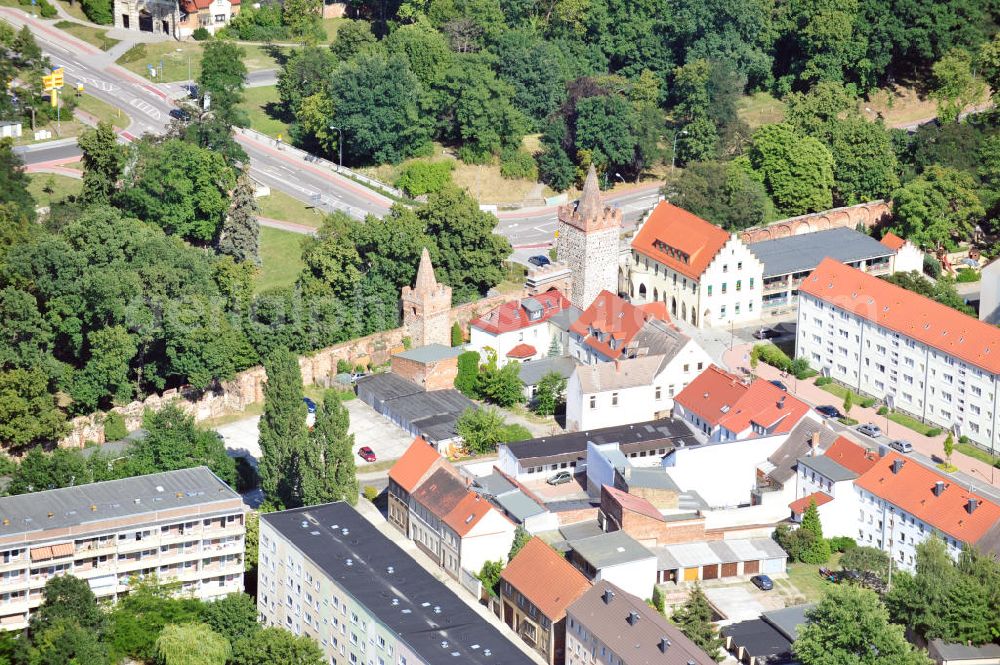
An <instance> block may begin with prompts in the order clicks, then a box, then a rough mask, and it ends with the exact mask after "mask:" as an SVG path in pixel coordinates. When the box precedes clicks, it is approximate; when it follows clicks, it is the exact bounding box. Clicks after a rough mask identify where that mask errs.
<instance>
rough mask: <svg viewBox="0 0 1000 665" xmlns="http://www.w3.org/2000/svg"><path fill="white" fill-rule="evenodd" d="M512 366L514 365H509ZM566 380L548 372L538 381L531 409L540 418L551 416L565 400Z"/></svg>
mask: <svg viewBox="0 0 1000 665" xmlns="http://www.w3.org/2000/svg"><path fill="white" fill-rule="evenodd" d="M511 364H512V365H513V364H515V363H511ZM565 390H566V379H564V378H562V377H561V376H560V375H559V374H557V373H556V372H548V373H546V374H545V376H543V377H542V378H541V379H539V381H538V385H537V386H536V387H535V399H534V403H533V404H532V408H533V410H534V412H535V413H537V414H538V415H540V416H551V415H552V414H554V413H555V412H556V409H557V408H558V406H559V404H560V403H561V402H562V401H563V400H564V399H565V397H564V395H563V393H564V392H565Z"/></svg>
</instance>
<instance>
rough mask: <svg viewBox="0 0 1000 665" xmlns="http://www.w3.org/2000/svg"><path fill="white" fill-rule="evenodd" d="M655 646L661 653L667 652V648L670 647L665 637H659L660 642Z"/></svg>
mask: <svg viewBox="0 0 1000 665" xmlns="http://www.w3.org/2000/svg"><path fill="white" fill-rule="evenodd" d="M657 646H659V648H660V652H661V653H667V649H669V648H670V640H668V639H667V638H665V637H661V638H660V643H659V645H657Z"/></svg>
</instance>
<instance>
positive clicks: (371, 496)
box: [364, 485, 379, 503]
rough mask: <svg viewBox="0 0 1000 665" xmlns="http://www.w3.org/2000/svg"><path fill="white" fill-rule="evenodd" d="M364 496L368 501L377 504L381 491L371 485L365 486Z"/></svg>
mask: <svg viewBox="0 0 1000 665" xmlns="http://www.w3.org/2000/svg"><path fill="white" fill-rule="evenodd" d="M364 494H365V498H366V499H368V500H369V501H371V502H372V503H375V499H377V498H378V495H379V491H378V490H377V489H376V488H374V487H372V486H371V485H365V489H364Z"/></svg>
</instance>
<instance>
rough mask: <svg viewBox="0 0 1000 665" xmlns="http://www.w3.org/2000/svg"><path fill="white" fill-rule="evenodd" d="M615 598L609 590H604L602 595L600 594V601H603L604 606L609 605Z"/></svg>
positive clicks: (613, 593)
mask: <svg viewBox="0 0 1000 665" xmlns="http://www.w3.org/2000/svg"><path fill="white" fill-rule="evenodd" d="M614 597H615V592H614V591H612V590H611V589H605V590H604V593H602V594H601V600H603V601H604V604H605V605H610V604H611V601H612V599H614Z"/></svg>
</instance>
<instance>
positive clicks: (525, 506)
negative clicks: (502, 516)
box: [496, 490, 547, 522]
mask: <svg viewBox="0 0 1000 665" xmlns="http://www.w3.org/2000/svg"><path fill="white" fill-rule="evenodd" d="M496 502H497V503H498V504H499V505H500V507H501V508H503V510H504V512H505V513H507V514H508V515H510V516H511V517H513V518H514V519H516V520H517V521H519V522H524V520H526V519H528V518H529V517H534V516H535V515H541V514H542V513H544V512H547V511H546V510H545V508H544V507H543V506H540V505H538V503H537V502H536V501H535V500H534V499H532V498H531V497H529V496H528V495H527V494H525V493H524V492H522V491H521V490H515V491H513V492H508V493H506V494H501V495H500V496H498V497H496Z"/></svg>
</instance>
